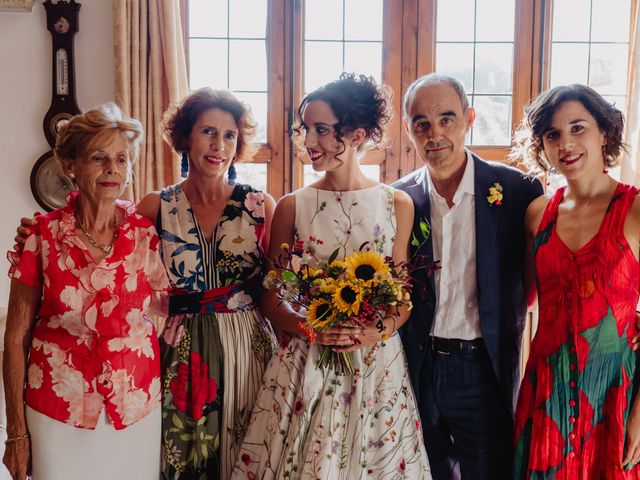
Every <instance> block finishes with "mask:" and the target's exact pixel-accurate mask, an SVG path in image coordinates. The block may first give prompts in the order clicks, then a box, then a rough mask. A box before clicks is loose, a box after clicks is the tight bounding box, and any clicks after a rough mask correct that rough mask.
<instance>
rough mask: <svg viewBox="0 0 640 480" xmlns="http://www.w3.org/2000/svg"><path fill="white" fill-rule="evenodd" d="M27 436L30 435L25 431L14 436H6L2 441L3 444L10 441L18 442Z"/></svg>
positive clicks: (7, 443)
mask: <svg viewBox="0 0 640 480" xmlns="http://www.w3.org/2000/svg"><path fill="white" fill-rule="evenodd" d="M28 438H31V436H30V435H29V434H28V433H25V434H23V435H17V436H15V437H8V438H7V439H6V440H5V441H4V444H5V445H9V444H10V443H15V442H19V441H20V440H27V439H28Z"/></svg>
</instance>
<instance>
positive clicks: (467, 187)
mask: <svg viewBox="0 0 640 480" xmlns="http://www.w3.org/2000/svg"><path fill="white" fill-rule="evenodd" d="M464 153H465V155H466V156H467V164H466V165H465V167H464V173H463V174H462V179H461V180H460V185H458V189H457V190H456V193H455V194H454V195H453V203H455V204H456V205H457V204H459V203H460V200H462V197H463V196H464V194H465V193H468V194H469V195H472V196H474V195H475V186H474V179H475V165H474V164H473V157H472V156H471V152H470V151H469V150H467V149H466V148H465V149H464ZM425 170H426V171H427V180H428V181H429V195H430V196H432V198H438V199H442V200H443V201H444V198H442V196H441V195H440V194H439V193H438V192H437V191H436V187H434V185H433V181H432V180H431V176H430V175H429V171H428V170H427V168H426V167H425Z"/></svg>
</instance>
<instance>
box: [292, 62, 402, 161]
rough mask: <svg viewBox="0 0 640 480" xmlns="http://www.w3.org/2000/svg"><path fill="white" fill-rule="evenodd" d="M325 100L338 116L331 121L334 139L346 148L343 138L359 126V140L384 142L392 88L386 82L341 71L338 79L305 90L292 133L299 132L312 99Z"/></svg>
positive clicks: (389, 118) (388, 120)
mask: <svg viewBox="0 0 640 480" xmlns="http://www.w3.org/2000/svg"><path fill="white" fill-rule="evenodd" d="M317 100H322V101H323V102H326V103H327V104H328V105H329V106H330V107H331V110H332V111H333V114H334V115H335V116H336V118H337V119H338V123H337V124H336V125H334V130H335V133H336V139H337V140H338V142H340V144H341V145H342V151H341V152H339V153H338V154H337V155H340V154H341V153H343V152H344V150H345V148H346V147H345V144H344V142H343V141H342V138H343V137H344V136H345V135H348V134H349V133H352V132H354V131H356V130H357V129H359V128H362V129H363V130H364V132H365V137H364V139H365V141H364V142H363V143H362V145H364V144H365V143H369V144H373V145H382V146H384V145H385V143H386V133H387V125H388V124H389V122H390V121H391V117H392V110H391V92H390V89H389V88H388V87H387V86H384V85H378V84H376V81H375V80H374V79H373V77H367V76H366V75H358V74H355V73H343V74H342V75H340V78H339V79H338V80H335V81H333V82H330V83H327V84H326V85H323V86H322V87H320V88H318V89H317V90H314V91H313V92H311V93H309V94H307V96H305V97H304V99H303V100H302V103H300V106H299V107H298V114H297V121H296V125H295V126H294V128H293V130H294V132H295V134H294V136H298V135H302V114H303V113H304V110H305V108H306V107H307V105H308V104H309V103H311V102H313V101H317Z"/></svg>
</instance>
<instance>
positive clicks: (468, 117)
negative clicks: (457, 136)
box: [464, 107, 476, 132]
mask: <svg viewBox="0 0 640 480" xmlns="http://www.w3.org/2000/svg"><path fill="white" fill-rule="evenodd" d="M464 121H465V123H466V125H467V127H466V131H467V132H468V131H469V130H471V127H473V124H474V123H475V121H476V109H475V108H473V107H469V108H467V111H466V112H464Z"/></svg>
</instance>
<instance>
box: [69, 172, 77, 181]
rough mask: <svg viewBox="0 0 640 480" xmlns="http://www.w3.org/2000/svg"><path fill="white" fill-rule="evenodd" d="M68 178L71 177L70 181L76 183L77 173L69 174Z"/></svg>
mask: <svg viewBox="0 0 640 480" xmlns="http://www.w3.org/2000/svg"><path fill="white" fill-rule="evenodd" d="M68 177H69V179H70V180H71V181H72V182H73V181H75V179H76V174H75V173H73V172H70V173H69V175H68Z"/></svg>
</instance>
